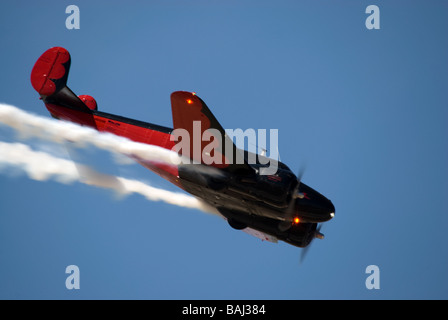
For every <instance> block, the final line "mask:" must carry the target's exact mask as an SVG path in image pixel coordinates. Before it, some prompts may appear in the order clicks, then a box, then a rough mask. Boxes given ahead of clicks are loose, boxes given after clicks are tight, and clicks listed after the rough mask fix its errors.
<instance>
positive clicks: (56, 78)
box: [31, 47, 90, 111]
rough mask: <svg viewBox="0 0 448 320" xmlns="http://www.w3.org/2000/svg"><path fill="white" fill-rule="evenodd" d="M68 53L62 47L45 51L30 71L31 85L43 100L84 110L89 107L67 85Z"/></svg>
mask: <svg viewBox="0 0 448 320" xmlns="http://www.w3.org/2000/svg"><path fill="white" fill-rule="evenodd" d="M70 63H71V58H70V53H69V52H68V51H67V50H66V49H64V48H62V47H53V48H50V49H48V50H47V51H45V52H44V53H43V54H42V55H41V56H40V57H39V59H37V61H36V63H35V64H34V67H33V70H32V71H31V85H32V86H33V88H34V89H35V90H36V91H37V92H38V93H39V94H40V96H41V97H42V99H43V100H44V101H45V102H48V103H51V102H56V103H58V104H60V105H64V106H68V107H72V108H73V107H74V108H77V109H81V110H84V111H89V110H90V109H89V108H88V107H87V106H86V105H85V104H84V103H83V102H82V101H81V100H80V99H79V98H78V97H77V96H76V95H75V94H74V93H73V91H71V90H70V88H68V87H67V78H68V73H69V70H70Z"/></svg>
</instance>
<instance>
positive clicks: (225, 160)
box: [171, 91, 254, 174]
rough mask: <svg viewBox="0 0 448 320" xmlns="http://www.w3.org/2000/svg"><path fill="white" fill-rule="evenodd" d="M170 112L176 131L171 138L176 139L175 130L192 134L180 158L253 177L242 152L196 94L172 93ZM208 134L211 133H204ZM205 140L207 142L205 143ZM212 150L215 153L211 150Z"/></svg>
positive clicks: (252, 171) (181, 151)
mask: <svg viewBox="0 0 448 320" xmlns="http://www.w3.org/2000/svg"><path fill="white" fill-rule="evenodd" d="M171 108H172V113H173V126H174V129H175V130H174V131H173V133H172V134H174V135H176V129H182V130H184V131H185V132H186V133H188V134H189V139H188V141H189V143H187V146H186V148H183V149H182V150H180V152H179V153H180V154H182V155H183V156H187V157H188V158H190V159H193V160H195V161H197V162H199V163H203V164H207V165H211V166H213V167H216V168H219V169H221V170H224V171H230V172H239V173H242V174H253V173H254V170H253V169H252V168H251V167H250V166H249V165H248V163H247V162H246V161H245V159H244V154H243V152H242V151H241V150H239V149H238V148H237V147H236V146H235V145H234V143H233V141H232V140H231V139H230V138H229V137H228V136H227V134H226V132H225V130H224V129H223V127H222V126H221V125H220V124H219V122H218V121H217V120H216V118H215V116H214V115H213V114H212V112H211V111H210V109H209V108H208V107H207V105H206V104H205V102H204V101H203V100H202V99H201V98H199V97H198V96H197V95H196V93H194V92H186V91H176V92H173V93H172V94H171ZM210 129H212V130H210ZM205 131H208V132H207V133H205ZM204 136H207V138H206V139H203V138H204ZM210 141H212V143H211V142H210ZM210 146H212V148H211V149H213V151H211V150H210ZM185 149H186V150H185ZM211 153H213V154H211Z"/></svg>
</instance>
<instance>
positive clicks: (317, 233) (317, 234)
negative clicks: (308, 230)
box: [300, 224, 324, 263]
mask: <svg viewBox="0 0 448 320" xmlns="http://www.w3.org/2000/svg"><path fill="white" fill-rule="evenodd" d="M321 228H322V224H319V225H318V226H317V228H316V230H315V231H314V234H313V237H312V238H311V241H310V243H309V244H308V245H307V246H306V247H305V248H303V249H302V253H301V254H300V263H302V262H303V260H304V259H305V256H306V255H307V253H308V251H309V249H310V247H311V243H312V242H313V240H314V238H318V239H323V238H324V235H323V234H322V233H321V232H320V229H321Z"/></svg>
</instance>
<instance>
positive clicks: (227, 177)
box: [31, 47, 335, 247]
mask: <svg viewBox="0 0 448 320" xmlns="http://www.w3.org/2000/svg"><path fill="white" fill-rule="evenodd" d="M70 62H71V59H70V54H69V52H68V51H67V50H66V49H64V48H61V47H54V48H50V49H48V50H47V51H46V52H44V53H43V54H42V56H41V57H40V58H39V59H38V60H37V62H36V63H35V65H34V67H33V70H32V72H31V84H32V86H33V87H34V89H35V90H36V91H37V92H38V93H39V94H40V96H41V99H42V100H43V102H44V103H45V106H46V107H47V109H48V111H49V112H50V114H51V116H52V117H54V118H56V119H61V120H65V121H71V122H74V123H77V124H80V125H83V126H88V127H92V128H94V129H96V130H98V131H103V132H110V133H113V134H115V135H118V136H123V137H126V138H128V139H130V140H133V141H136V142H141V143H146V144H150V145H156V146H159V147H162V148H166V149H169V150H173V148H174V146H175V141H176V139H172V137H171V135H172V134H173V132H174V131H175V130H174V129H183V130H186V132H188V133H189V134H190V136H191V137H193V136H194V135H195V132H194V131H195V130H198V129H197V128H200V129H199V130H201V132H200V136H201V137H202V136H203V134H204V132H206V131H211V132H212V135H213V137H214V139H215V142H216V143H217V144H218V146H217V148H215V149H214V152H220V153H221V155H223V157H225V155H227V154H228V153H227V152H226V151H230V152H229V154H230V155H231V157H230V158H231V159H228V157H227V158H223V159H224V161H222V162H216V163H213V162H212V163H210V162H209V161H206V159H197V157H195V153H194V150H193V149H194V148H197V146H196V147H195V146H194V143H193V141H192V139H190V144H191V145H190V150H188V148H183V149H182V150H178V153H179V154H181V155H183V156H188V157H190V158H191V159H192V160H195V163H194V164H179V165H168V164H161V163H154V162H148V161H144V160H139V159H136V160H137V161H138V162H139V163H140V164H142V165H143V166H145V167H146V168H148V169H149V170H151V171H153V172H155V173H157V174H158V175H160V176H161V177H163V178H165V179H166V180H168V181H170V182H172V183H173V184H175V185H176V186H178V187H180V188H182V189H183V190H185V191H186V192H188V193H190V194H192V195H194V196H196V197H198V198H200V199H202V200H203V201H205V202H206V203H207V204H209V205H211V206H213V207H215V208H216V209H217V210H218V211H219V213H220V214H221V215H222V216H224V218H225V219H226V220H227V221H228V223H229V225H230V226H231V227H233V228H235V229H238V230H244V231H246V232H247V233H249V234H252V235H254V236H256V237H259V238H261V239H262V240H267V241H271V242H277V240H282V241H285V242H287V243H289V244H292V245H294V246H297V247H307V246H308V245H309V244H310V242H311V241H312V240H313V239H314V238H320V239H322V238H323V234H321V233H320V226H319V227H318V223H322V222H325V221H328V220H330V219H331V218H333V217H334V213H335V208H334V206H333V204H332V202H331V201H330V200H328V199H327V198H326V197H324V196H323V195H322V194H320V193H319V192H317V191H315V190H314V189H312V188H311V187H309V186H307V185H306V184H304V183H303V182H302V181H301V174H299V175H298V177H297V176H296V175H295V174H294V173H293V172H292V171H291V170H290V169H289V168H288V167H287V166H286V165H285V164H283V163H281V162H280V161H275V160H274V159H268V158H266V157H264V156H262V155H256V156H255V159H256V161H255V163H249V161H248V159H249V157H253V156H254V154H253V153H250V152H247V151H245V150H241V149H239V148H237V147H236V146H235V144H234V143H233V141H232V140H231V139H230V138H229V137H228V136H227V135H226V134H225V131H224V129H223V128H222V126H221V125H220V124H219V123H218V121H217V120H216V118H215V117H214V116H213V114H212V113H211V111H210V109H209V108H208V107H207V105H206V104H205V103H204V101H202V99H200V98H199V97H198V96H197V95H196V94H195V93H192V92H185V91H176V92H173V93H172V94H171V108H172V114H173V127H174V129H171V128H167V127H163V126H159V125H155V124H151V123H146V122H142V121H138V120H133V119H128V118H124V117H121V116H117V115H113V114H109V113H105V112H101V111H98V109H97V103H96V101H95V99H93V98H92V97H91V96H88V95H80V96H76V95H75V94H74V93H73V91H71V90H70V89H69V88H68V87H67V86H66V82H67V77H68V72H69V68H70ZM194 124H199V127H198V126H195V125H194ZM196 134H197V132H196ZM217 135H220V137H217ZM199 146H200V148H201V150H200V151H204V150H203V149H204V148H205V147H206V146H207V145H206V144H205V143H204V142H203V141H202V142H201V143H199ZM190 151H193V152H190ZM199 154H201V155H202V156H203V155H204V154H208V155H209V156H210V154H209V153H207V152H205V153H204V152H200V153H199ZM214 156H216V154H214ZM251 159H253V158H251ZM251 162H254V161H251ZM266 163H269V164H270V165H272V164H275V165H276V166H277V170H276V172H275V173H274V174H269V175H263V174H260V172H261V171H262V170H263V168H265V167H266V166H267V164H266ZM207 165H208V166H212V167H214V168H215V170H216V171H218V172H219V174H218V175H217V174H211V173H210V172H207V170H196V169H195V168H198V166H200V167H202V168H203V167H204V166H207Z"/></svg>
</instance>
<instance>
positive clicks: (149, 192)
mask: <svg viewBox="0 0 448 320" xmlns="http://www.w3.org/2000/svg"><path fill="white" fill-rule="evenodd" d="M1 167H14V168H19V169H22V170H23V171H25V172H26V173H27V174H28V176H29V177H30V178H31V179H34V180H39V181H46V180H49V179H54V180H56V181H58V182H61V183H72V182H75V181H79V182H81V183H84V184H87V185H92V186H96V187H101V188H106V189H110V190H113V191H115V192H117V193H119V194H123V195H128V194H132V193H137V194H140V195H142V196H144V197H145V198H147V199H148V200H151V201H164V202H166V203H169V204H173V205H177V206H180V207H184V208H193V209H199V210H201V211H204V212H207V213H214V214H216V213H217V212H216V210H215V209H214V208H212V207H210V206H208V205H207V204H205V203H204V202H202V201H200V200H199V199H197V198H194V197H192V196H189V195H186V194H182V193H178V192H171V191H168V190H164V189H159V188H155V187H152V186H150V185H148V184H145V183H143V182H141V181H137V180H130V179H126V178H123V177H116V176H111V175H106V174H103V173H99V172H97V171H95V170H93V169H92V168H90V167H88V166H85V165H81V164H77V163H74V162H72V161H70V160H66V159H62V158H58V157H54V156H52V155H51V154H48V153H46V152H42V151H34V150H32V149H31V148H30V147H29V146H27V145H25V144H22V143H6V142H1V141H0V168H1Z"/></svg>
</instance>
